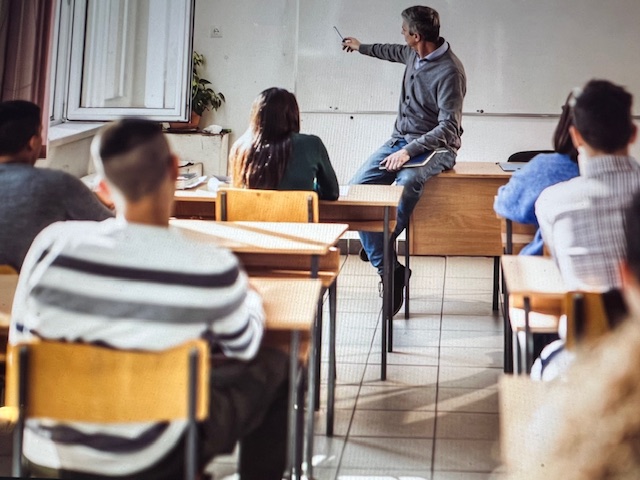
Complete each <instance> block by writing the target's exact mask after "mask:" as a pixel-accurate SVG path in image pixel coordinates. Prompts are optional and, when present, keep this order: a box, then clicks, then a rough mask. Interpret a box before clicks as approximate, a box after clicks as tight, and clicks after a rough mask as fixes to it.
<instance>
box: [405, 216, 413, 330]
mask: <svg viewBox="0 0 640 480" xmlns="http://www.w3.org/2000/svg"><path fill="white" fill-rule="evenodd" d="M410 227H411V217H409V220H408V221H407V228H405V229H404V266H405V269H404V319H405V320H409V298H410V295H409V281H410V277H409V272H410V268H409V259H410V257H411V254H410V252H409V246H410V245H411V241H410V240H411V236H410V232H411V228H410Z"/></svg>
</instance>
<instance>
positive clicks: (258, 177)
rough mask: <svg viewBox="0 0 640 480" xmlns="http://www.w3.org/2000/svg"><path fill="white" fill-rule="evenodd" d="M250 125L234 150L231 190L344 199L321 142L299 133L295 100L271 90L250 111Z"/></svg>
mask: <svg viewBox="0 0 640 480" xmlns="http://www.w3.org/2000/svg"><path fill="white" fill-rule="evenodd" d="M250 122H251V124H250V125H249V128H248V129H247V131H246V132H245V133H244V134H243V135H242V136H241V137H240V138H239V139H238V140H237V141H236V142H235V143H234V144H233V146H232V147H231V153H230V154H229V162H230V164H231V169H232V172H233V186H234V187H244V188H261V189H266V190H314V191H316V192H317V193H318V196H319V197H320V198H321V199H323V200H336V199H337V198H338V196H339V195H340V188H339V186H338V179H337V178H336V173H335V172H334V170H333V167H332V166H331V162H330V161H329V154H328V153H327V149H326V148H325V146H324V144H323V143H322V140H320V138H318V137H316V136H315V135H305V134H303V133H300V111H299V109H298V102H297V101H296V97H295V96H294V95H293V94H292V93H290V92H288V91H287V90H284V89H282V88H268V89H267V90H265V91H263V92H262V93H260V95H258V98H256V99H255V100H254V101H253V106H252V108H251V120H250Z"/></svg>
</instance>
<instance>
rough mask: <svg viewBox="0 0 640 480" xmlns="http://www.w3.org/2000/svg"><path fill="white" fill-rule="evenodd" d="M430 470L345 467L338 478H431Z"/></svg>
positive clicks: (400, 479)
mask: <svg viewBox="0 0 640 480" xmlns="http://www.w3.org/2000/svg"><path fill="white" fill-rule="evenodd" d="M430 479H431V472H430V471H423V470H419V471H415V472H414V471H410V470H407V471H404V470H394V469H393V468H384V469H375V470H372V469H369V468H345V469H340V470H339V471H338V480H430Z"/></svg>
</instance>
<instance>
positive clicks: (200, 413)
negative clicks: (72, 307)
mask: <svg viewBox="0 0 640 480" xmlns="http://www.w3.org/2000/svg"><path fill="white" fill-rule="evenodd" d="M23 348H24V349H25V350H26V352H27V354H26V355H27V365H26V370H25V368H23V369H22V370H21V369H20V367H21V365H20V355H19V354H20V351H21V350H22V349H23ZM192 351H194V352H195V353H196V355H197V357H198V375H197V379H196V380H197V390H198V398H197V409H196V418H198V419H204V418H206V416H207V411H208V391H209V390H208V388H207V386H208V373H209V362H208V354H207V345H206V343H205V341H204V340H194V341H192V342H187V343H185V344H183V345H181V346H179V347H176V348H172V349H169V350H164V351H160V352H147V351H144V352H143V351H130V350H116V349H112V348H105V347H99V346H95V345H88V344H80V343H66V342H55V341H48V340H47V341H38V342H34V343H26V344H19V345H11V346H10V347H9V349H8V359H7V405H10V406H19V399H18V392H19V388H18V387H19V385H20V383H21V380H22V379H24V380H23V382H22V383H23V385H22V386H23V388H24V389H25V390H24V392H26V395H27V399H28V402H27V403H26V405H25V414H26V415H27V416H28V417H48V418H52V419H56V420H58V421H70V422H73V421H75V422H90V423H116V422H153V421H169V420H178V419H186V418H187V416H188V410H187V404H188V385H189V374H190V369H189V360H188V359H189V356H190V354H191V352H192ZM23 373H24V374H25V375H21V374H23ZM52 392H59V394H55V395H52Z"/></svg>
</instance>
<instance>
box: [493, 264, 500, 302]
mask: <svg viewBox="0 0 640 480" xmlns="http://www.w3.org/2000/svg"><path fill="white" fill-rule="evenodd" d="M499 285H500V257H493V311H494V312H495V311H497V310H498V289H499Z"/></svg>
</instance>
